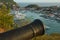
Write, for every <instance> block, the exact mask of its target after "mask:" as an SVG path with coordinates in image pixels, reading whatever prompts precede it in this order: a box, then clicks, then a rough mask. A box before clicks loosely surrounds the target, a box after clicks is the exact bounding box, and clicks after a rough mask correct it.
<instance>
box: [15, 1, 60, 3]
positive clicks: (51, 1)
mask: <svg viewBox="0 0 60 40" xmlns="http://www.w3.org/2000/svg"><path fill="white" fill-rule="evenodd" d="M14 1H16V2H27V3H29V2H32V3H34V2H60V0H14Z"/></svg>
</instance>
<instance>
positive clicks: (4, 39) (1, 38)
mask: <svg viewBox="0 0 60 40" xmlns="http://www.w3.org/2000/svg"><path fill="white" fill-rule="evenodd" d="M44 32H45V30H44V26H43V23H42V22H41V21H40V20H39V19H36V20H34V21H33V22H32V23H30V24H28V25H26V26H23V27H21V28H17V29H14V30H11V31H7V32H5V33H1V34H0V40H29V39H32V38H33V37H36V36H38V35H43V34H44Z"/></svg>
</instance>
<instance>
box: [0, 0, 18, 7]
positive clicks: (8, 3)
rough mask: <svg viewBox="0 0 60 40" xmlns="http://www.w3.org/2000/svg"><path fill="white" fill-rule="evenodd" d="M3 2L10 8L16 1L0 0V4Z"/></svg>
mask: <svg viewBox="0 0 60 40" xmlns="http://www.w3.org/2000/svg"><path fill="white" fill-rule="evenodd" d="M1 3H2V4H5V5H6V6H7V8H12V7H13V5H16V6H17V4H16V2H14V1H13V0H0V4H1Z"/></svg>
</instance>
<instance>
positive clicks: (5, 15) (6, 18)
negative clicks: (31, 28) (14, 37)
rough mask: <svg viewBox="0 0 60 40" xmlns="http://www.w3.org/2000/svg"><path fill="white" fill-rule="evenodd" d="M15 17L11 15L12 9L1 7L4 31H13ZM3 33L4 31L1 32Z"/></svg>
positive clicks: (0, 18)
mask: <svg viewBox="0 0 60 40" xmlns="http://www.w3.org/2000/svg"><path fill="white" fill-rule="evenodd" d="M13 23H14V21H13V16H12V15H10V9H7V8H6V5H2V6H1V7H0V28H2V29H3V30H4V31H7V30H11V29H13ZM1 31H2V30H1Z"/></svg>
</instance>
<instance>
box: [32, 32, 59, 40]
mask: <svg viewBox="0 0 60 40" xmlns="http://www.w3.org/2000/svg"><path fill="white" fill-rule="evenodd" d="M32 40H35V38H33V39H32ZM36 40H60V34H59V33H53V34H50V35H47V34H45V35H43V36H38V37H36Z"/></svg>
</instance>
